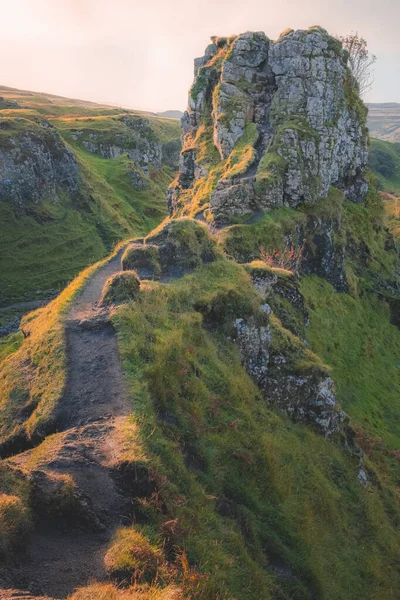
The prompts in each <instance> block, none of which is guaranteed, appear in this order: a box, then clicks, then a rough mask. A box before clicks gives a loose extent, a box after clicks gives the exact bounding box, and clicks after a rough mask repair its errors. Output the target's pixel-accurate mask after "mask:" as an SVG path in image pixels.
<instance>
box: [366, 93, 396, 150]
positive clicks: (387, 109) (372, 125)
mask: <svg viewBox="0 0 400 600" xmlns="http://www.w3.org/2000/svg"><path fill="white" fill-rule="evenodd" d="M367 106H368V128H369V131H370V134H371V136H372V137H374V138H379V139H382V140H386V141H388V142H400V104H398V103H396V102H387V103H386V104H368V105H367Z"/></svg>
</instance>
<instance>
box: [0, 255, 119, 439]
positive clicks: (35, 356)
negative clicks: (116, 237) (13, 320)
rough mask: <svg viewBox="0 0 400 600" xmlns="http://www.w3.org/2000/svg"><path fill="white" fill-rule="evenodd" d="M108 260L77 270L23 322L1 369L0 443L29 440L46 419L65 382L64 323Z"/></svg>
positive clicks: (49, 415) (49, 417)
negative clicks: (10, 439)
mask: <svg viewBox="0 0 400 600" xmlns="http://www.w3.org/2000/svg"><path fill="white" fill-rule="evenodd" d="M124 245H125V243H121V244H119V245H118V246H117V247H116V249H115V251H114V253H113V254H112V256H114V255H115V254H116V253H117V252H118V251H119V250H120V248H121V247H123V246H124ZM107 260H108V258H107V259H104V260H102V261H99V262H98V263H96V264H95V265H92V266H91V267H88V268H87V269H85V270H84V271H82V273H81V274H80V275H79V276H78V277H76V279H74V280H73V281H72V282H71V283H70V284H69V285H68V286H67V287H66V288H65V290H64V291H63V292H62V293H61V294H60V295H59V296H58V297H57V298H55V299H54V300H53V301H52V302H50V304H48V305H47V306H46V307H45V308H42V309H39V310H37V311H34V312H32V313H30V314H29V315H27V316H26V317H25V318H24V319H23V320H22V323H21V329H22V331H23V332H24V334H25V336H27V337H26V338H25V340H24V342H23V344H22V345H21V347H20V348H19V349H18V350H17V351H16V352H14V353H13V354H12V355H11V356H9V357H8V358H6V359H5V360H4V361H3V362H2V363H1V365H0V439H3V440H4V439H6V438H8V437H9V436H12V435H15V434H20V433H24V434H25V435H26V436H27V437H28V438H30V437H31V436H32V435H33V434H34V433H39V434H40V433H41V432H42V429H43V427H45V426H46V425H47V423H48V422H49V420H50V419H51V417H52V414H53V411H54V408H55V407H56V405H57V402H58V401H59V399H60V398H61V395H62V393H63V390H64V386H65V382H66V352H65V336H64V325H63V320H64V318H65V315H66V312H67V310H68V308H69V306H70V304H71V302H72V300H73V299H74V297H75V296H76V294H77V293H78V292H79V290H81V289H82V287H83V286H84V285H85V283H86V281H87V280H88V279H89V278H90V277H91V275H93V273H94V272H95V271H96V270H97V269H98V268H100V267H101V266H102V265H103V264H104V263H105V262H106V261H107ZM21 411H27V412H28V413H31V414H30V416H29V417H28V418H27V419H26V420H25V421H23V420H22V419H18V415H19V414H21Z"/></svg>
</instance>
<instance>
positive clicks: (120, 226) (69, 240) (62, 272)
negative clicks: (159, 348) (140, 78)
mask: <svg viewBox="0 0 400 600" xmlns="http://www.w3.org/2000/svg"><path fill="white" fill-rule="evenodd" d="M1 95H3V96H4V97H5V98H6V99H13V100H15V101H17V102H18V104H19V107H20V108H17V109H5V110H2V111H1V116H2V117H3V123H5V122H6V123H8V128H5V129H0V145H3V146H4V147H8V146H7V144H9V140H10V138H11V137H12V138H13V139H14V138H15V139H17V138H18V136H19V135H21V134H23V133H24V132H25V131H27V130H29V131H35V132H38V135H41V136H43V135H45V134H47V131H48V130H46V129H44V128H43V127H41V126H40V124H38V122H39V123H40V119H42V118H43V115H44V116H46V117H47V118H49V119H50V121H51V123H52V124H53V126H55V127H56V128H57V129H58V130H59V131H60V133H61V135H62V136H63V138H64V139H65V141H66V142H67V144H69V145H70V146H72V148H73V150H74V152H75V155H76V157H77V160H78V163H79V170H80V176H81V189H80V192H79V194H78V195H76V197H74V198H71V197H69V196H68V195H67V194H65V193H64V194H61V193H60V194H59V196H60V202H59V203H57V204H56V203H51V202H48V201H47V200H43V201H42V202H40V203H39V204H38V205H33V204H32V205H28V206H27V207H26V210H23V211H21V210H17V209H15V207H13V206H12V205H11V204H9V203H8V202H1V203H0V223H1V224H0V232H1V236H0V237H1V241H0V252H1V255H2V260H1V267H0V278H1V281H2V289H1V290H0V305H7V304H9V303H11V302H13V301H17V300H23V299H32V297H35V295H36V292H37V291H40V292H46V291H52V292H54V291H59V290H61V289H62V287H64V286H65V285H66V284H67V283H68V282H69V281H71V280H72V279H73V278H74V277H75V276H76V275H77V274H78V273H79V272H80V271H81V270H82V269H83V268H85V267H86V266H87V265H88V264H90V263H93V262H94V261H96V260H98V259H100V258H101V257H104V256H105V255H106V254H108V253H109V252H110V250H111V249H112V248H113V247H114V246H115V244H116V243H118V242H119V241H121V240H122V239H126V238H128V237H135V236H142V235H145V234H146V233H148V232H149V231H151V230H152V229H154V227H156V225H157V224H158V223H159V222H160V221H161V220H162V219H163V218H164V217H165V216H166V214H167V206H166V190H167V187H168V185H169V183H170V182H171V180H172V178H173V175H174V173H173V171H172V170H171V168H170V167H168V166H166V165H163V167H162V168H161V169H160V170H159V171H156V170H154V169H150V174H149V177H147V178H146V185H147V187H146V188H145V189H143V190H141V191H137V190H135V189H134V188H133V187H132V185H131V182H130V178H129V176H130V171H131V169H132V161H130V160H129V159H128V157H127V156H120V157H119V158H116V159H104V158H102V157H101V156H98V155H95V154H91V153H90V152H88V151H87V150H86V149H85V148H84V146H83V145H82V139H90V138H89V137H88V136H89V135H90V134H91V133H95V134H98V135H100V136H102V139H103V138H104V140H105V141H106V142H108V143H113V140H115V136H116V135H117V134H119V135H125V136H126V137H127V138H129V136H130V135H131V133H130V131H129V130H128V129H127V128H126V127H125V126H124V125H123V122H122V121H121V120H120V119H121V117H129V118H131V119H133V120H135V119H143V117H145V118H147V119H149V125H148V126H145V127H144V133H145V135H146V137H148V139H151V140H159V141H160V142H161V143H162V144H165V143H167V142H170V141H171V140H176V139H178V138H179V124H178V122H177V121H175V120H173V119H166V118H162V117H157V116H155V115H152V114H151V113H148V114H147V113H141V112H135V111H124V110H121V109H114V108H110V107H106V106H102V105H96V104H94V103H90V102H89V103H87V102H83V101H75V100H69V99H65V98H59V97H57V96H49V95H45V94H32V93H30V92H23V91H19V90H9V89H7V88H3V89H1ZM141 122H142V121H141ZM73 130H75V131H76V130H79V131H83V132H84V133H83V136H81V137H80V138H78V139H77V140H74V139H73V137H72V134H73ZM132 139H133V138H132ZM128 142H129V140H128ZM114 143H115V141H114ZM132 143H134V142H132Z"/></svg>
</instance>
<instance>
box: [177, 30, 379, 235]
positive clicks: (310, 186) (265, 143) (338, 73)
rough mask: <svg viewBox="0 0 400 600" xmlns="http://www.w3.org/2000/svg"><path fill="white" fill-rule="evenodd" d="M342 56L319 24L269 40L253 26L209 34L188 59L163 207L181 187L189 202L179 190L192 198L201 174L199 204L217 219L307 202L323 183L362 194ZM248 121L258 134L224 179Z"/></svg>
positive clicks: (357, 112) (351, 93) (352, 93)
mask: <svg viewBox="0 0 400 600" xmlns="http://www.w3.org/2000/svg"><path fill="white" fill-rule="evenodd" d="M347 59H348V57H347V53H346V52H345V51H344V50H343V49H342V46H341V43H340V42H339V41H337V40H336V39H334V38H332V37H331V36H329V35H328V34H327V32H326V31H325V30H324V29H322V28H319V27H313V28H310V29H309V30H306V31H303V30H300V31H292V30H291V31H289V32H287V33H286V34H285V35H282V36H281V37H280V38H279V39H278V40H277V41H275V42H274V41H271V40H269V39H268V38H267V37H266V36H265V34H264V33H260V32H255V33H252V32H247V33H245V34H242V35H239V36H236V37H233V38H229V39H226V38H224V39H222V38H221V39H219V38H213V43H212V44H211V45H210V46H209V47H208V48H207V51H206V54H205V56H204V57H202V58H201V59H196V61H195V81H194V84H193V86H192V88H191V90H190V94H189V106H188V110H187V112H186V113H185V114H184V116H183V118H182V133H183V141H184V145H183V155H182V156H183V158H182V159H181V163H180V173H179V175H178V178H177V180H176V181H175V182H174V184H172V187H171V191H170V193H169V205H170V210H171V211H172V212H173V211H174V210H176V209H177V207H178V206H181V203H180V201H179V196H180V195H181V193H182V191H185V194H184V195H183V196H182V197H183V199H184V202H190V201H191V195H190V193H189V194H188V193H187V190H190V189H191V190H192V196H193V197H194V196H196V194H197V190H198V188H199V183H200V182H203V181H204V180H207V178H209V185H208V186H204V187H207V190H209V193H208V198H204V199H203V202H204V203H209V209H210V213H211V215H213V216H214V220H215V221H216V222H217V223H218V222H219V223H226V222H229V217H231V216H232V215H237V216H241V215H243V214H246V213H251V212H255V211H257V210H260V209H261V210H269V209H271V208H274V207H280V206H287V207H293V208H296V207H298V206H300V205H302V206H303V205H313V204H314V203H315V202H317V201H318V200H319V199H320V198H326V197H327V196H328V193H329V190H330V188H331V187H332V186H334V187H336V188H338V189H340V190H342V191H343V193H344V195H345V197H346V199H348V200H351V201H355V202H361V201H363V200H364V198H365V195H366V192H367V189H368V186H367V182H366V180H365V178H364V169H365V167H366V164H367V157H368V149H367V139H368V134H367V129H366V123H365V121H366V109H365V107H364V105H363V104H362V102H361V100H360V99H359V97H358V93H357V90H356V85H355V83H354V80H353V79H352V76H351V74H350V71H349V69H348V66H347ZM249 123H250V124H255V125H256V127H257V133H258V136H256V138H255V140H254V141H253V142H252V146H251V148H252V150H253V154H254V158H253V160H252V161H250V163H249V165H248V168H247V169H245V170H244V172H242V173H240V174H239V175H238V176H236V175H235V177H234V181H225V177H224V173H225V172H226V170H227V166H228V164H230V163H231V162H232V156H233V155H234V153H235V152H236V153H237V149H238V145H239V144H240V143H241V140H242V139H243V136H244V134H245V131H246V126H247V125H248V124H249ZM215 150H217V151H218V155H219V159H220V163H219V165H218V167H217V170H216V169H215V165H216V163H217V160H216V155H215V152H214V151H215ZM245 152H247V153H248V152H249V149H248V148H244V149H243V153H245ZM218 174H219V181H218V176H216V175H218ZM241 187H242V188H243V190H242V191H240V189H239V188H241Z"/></svg>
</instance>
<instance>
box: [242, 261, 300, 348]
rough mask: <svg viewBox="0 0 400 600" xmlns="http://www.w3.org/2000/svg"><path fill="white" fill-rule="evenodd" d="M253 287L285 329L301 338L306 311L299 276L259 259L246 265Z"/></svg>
mask: <svg viewBox="0 0 400 600" xmlns="http://www.w3.org/2000/svg"><path fill="white" fill-rule="evenodd" d="M246 270H247V271H248V273H249V274H250V277H251V280H252V282H253V285H254V287H255V288H256V290H257V291H258V292H259V294H260V295H261V296H262V297H263V299H264V300H265V301H267V302H268V304H269V306H271V309H272V310H273V311H274V312H275V314H276V315H277V316H278V317H279V319H280V320H281V321H282V324H283V325H284V327H286V329H289V330H290V331H291V332H292V333H294V334H295V335H296V336H298V337H300V338H304V332H305V327H307V326H308V324H309V315H308V311H307V309H306V307H305V302H304V297H303V294H302V293H301V291H300V282H299V279H298V278H297V277H296V276H295V275H294V274H293V273H292V272H291V271H286V270H285V269H278V268H272V267H269V266H267V265H265V264H263V263H262V262H261V261H254V262H253V263H250V264H249V265H246Z"/></svg>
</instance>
